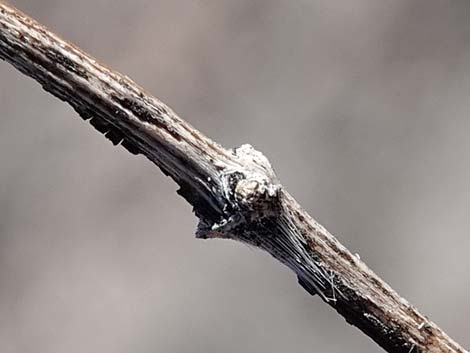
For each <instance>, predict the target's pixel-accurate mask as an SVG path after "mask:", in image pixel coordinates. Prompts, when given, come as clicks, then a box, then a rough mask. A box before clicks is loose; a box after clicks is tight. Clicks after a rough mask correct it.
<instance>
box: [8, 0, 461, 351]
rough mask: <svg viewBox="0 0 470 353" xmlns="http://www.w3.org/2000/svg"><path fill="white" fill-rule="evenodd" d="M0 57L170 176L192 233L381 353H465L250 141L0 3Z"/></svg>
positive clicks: (98, 128) (115, 140)
mask: <svg viewBox="0 0 470 353" xmlns="http://www.w3.org/2000/svg"><path fill="white" fill-rule="evenodd" d="M0 57H1V58H2V59H4V60H6V61H8V62H10V63H11V64H12V65H14V66H15V67H16V68H17V69H18V70H20V71H21V72H23V73H24V74H26V75H28V76H30V77H32V78H33V79H35V80H36V81H38V82H39V83H40V84H41V85H42V86H43V88H44V89H45V90H46V91H48V92H50V93H52V94H53V95H55V96H56V97H58V98H60V99H61V100H63V101H66V102H68V103H69V104H70V105H71V106H72V107H73V108H74V109H75V110H76V111H77V112H78V114H80V116H81V117H82V118H83V119H84V120H88V121H89V122H90V123H91V124H92V125H93V126H94V127H95V128H96V129H97V130H98V131H100V132H101V133H103V134H104V135H105V136H106V137H107V138H108V139H109V140H111V141H112V142H113V143H114V144H115V145H117V144H120V145H122V146H124V147H125V148H126V149H127V150H128V151H130V152H132V153H134V154H143V155H145V156H146V157H147V158H148V159H150V160H151V161H152V162H154V163H155V164H156V165H157V166H159V167H160V169H161V170H162V171H163V172H164V173H165V174H167V175H169V176H170V177H171V178H173V180H175V182H176V183H178V185H179V186H180V189H179V191H178V193H179V194H180V195H182V196H183V197H184V198H185V199H186V200H187V201H188V202H189V203H190V204H191V205H193V207H194V212H195V214H196V216H197V217H198V218H199V220H200V221H199V225H198V229H197V233H196V234H197V237H198V238H215V237H216V238H230V239H235V240H239V241H242V242H245V243H248V244H251V245H254V246H257V247H259V248H261V249H263V250H266V251H267V252H269V253H270V254H271V255H272V256H274V257H275V258H276V259H278V260H279V261H281V262H282V263H284V264H285V265H287V266H288V267H289V268H291V269H292V270H293V271H294V272H295V273H296V275H297V277H298V280H299V283H300V284H301V285H302V286H303V287H304V288H305V289H306V290H307V291H309V292H310V293H311V294H319V296H320V297H321V298H322V299H323V300H324V301H325V302H326V303H328V304H329V305H330V306H332V307H333V308H334V309H335V310H337V311H338V313H339V314H341V315H342V316H343V317H344V318H345V319H346V321H348V322H349V323H350V324H352V325H354V326H356V327H358V328H359V329H361V330H362V331H363V332H364V333H365V334H367V335H368V336H369V337H371V338H372V339H373V340H375V341H376V342H377V343H378V344H379V345H380V346H382V347H383V348H384V349H385V350H386V351H388V352H397V353H398V352H400V353H409V352H436V353H437V352H465V350H464V349H463V348H462V347H460V346H459V345H458V344H457V343H456V342H454V341H453V340H452V339H451V338H450V337H449V336H447V335H446V334H445V333H444V332H443V331H442V330H441V329H440V328H439V327H438V326H437V325H436V324H434V323H433V322H431V321H429V320H428V319H427V318H426V317H425V316H423V315H422V314H420V313H419V312H418V311H417V310H416V308H414V307H413V306H411V305H410V304H409V303H408V302H407V301H406V300H405V299H403V298H401V297H400V296H399V295H398V294H397V293H396V292H395V291H394V290H393V289H392V288H390V287H389V286H388V285H387V284H386V283H385V282H384V281H382V280H381V279H380V278H379V277H378V276H377V275H376V274H374V273H373V272H372V271H371V270H370V269H369V268H368V267H367V266H366V265H365V264H364V263H363V262H362V261H361V260H360V259H359V258H358V257H356V256H354V255H353V254H351V253H350V252H349V251H348V250H347V249H346V248H345V247H344V246H343V245H341V244H340V243H339V242H338V241H337V240H336V239H335V238H334V237H333V236H332V235H331V234H330V233H329V232H328V231H327V230H326V229H325V228H323V227H322V226H321V225H320V224H318V223H317V222H316V221H315V220H313V219H312V218H311V217H310V216H309V215H308V214H307V213H306V212H305V211H304V210H303V209H302V208H301V207H300V206H299V205H298V203H297V202H296V201H295V200H294V199H293V198H292V197H291V196H290V195H289V194H288V193H287V191H286V190H285V189H284V188H283V187H282V186H281V184H280V183H279V181H278V180H277V178H276V176H275V174H274V171H273V169H272V168H271V165H270V164H269V162H268V160H267V159H266V158H265V157H264V156H263V155H262V154H261V153H260V152H258V151H256V150H254V149H253V148H252V147H251V146H249V145H243V146H241V147H239V148H236V149H232V150H227V149H224V148H223V147H221V146H220V145H218V144H216V143H215V142H213V141H212V140H210V139H209V138H207V137H205V136H204V135H202V134H201V133H200V132H198V131H197V130H195V129H194V128H193V127H191V126H190V125H189V124H187V123H186V122H185V121H183V120H181V119H180V118H179V117H177V116H176V114H175V113H174V112H173V111H172V110H171V109H170V108H168V107H167V106H166V105H164V104H163V103H161V102H160V101H159V100H158V99H156V98H154V97H152V96H151V95H150V94H149V93H147V92H145V91H144V90H143V89H142V88H140V87H139V86H137V85H136V84H135V83H134V82H132V81H131V80H130V79H129V78H127V77H125V76H123V75H121V74H119V73H116V72H115V71H112V70H111V69H109V68H106V67H105V66H103V65H102V64H100V63H98V62H97V61H96V60H95V59H93V58H92V57H91V56H89V55H87V54H85V53H84V52H83V51H81V50H80V49H78V48H77V47H75V46H73V45H71V44H69V43H67V42H66V41H64V40H62V39H60V38H59V37H58V36H57V35H55V34H53V33H51V32H50V31H48V30H47V29H46V28H45V27H43V26H41V25H40V24H39V23H37V22H36V21H34V20H33V19H31V18H29V17H27V16H26V15H24V14H22V13H21V12H19V11H18V10H16V9H14V8H13V7H11V6H9V5H7V4H6V3H4V2H2V1H1V0H0Z"/></svg>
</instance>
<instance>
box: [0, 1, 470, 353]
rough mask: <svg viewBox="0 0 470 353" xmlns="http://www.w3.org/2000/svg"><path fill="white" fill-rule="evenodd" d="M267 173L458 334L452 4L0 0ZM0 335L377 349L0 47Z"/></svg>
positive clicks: (464, 14)
mask: <svg viewBox="0 0 470 353" xmlns="http://www.w3.org/2000/svg"><path fill="white" fill-rule="evenodd" d="M10 1H11V3H12V4H13V5H15V6H16V7H18V8H19V9H21V10H23V11H24V12H26V13H28V14H30V15H31V16H33V17H34V18H36V19H37V20H39V21H40V22H42V23H43V24H45V25H47V26H48V27H49V28H51V29H52V30H54V31H56V32H57V33H59V34H60V35H61V36H63V37H64V38H66V39H68V40H70V41H72V42H74V43H76V44H78V45H79V46H80V47H82V48H83V49H84V50H86V51H87V52H89V53H91V54H92V55H94V56H96V57H97V58H98V59H100V60H102V61H103V62H105V63H106V64H107V65H109V66H111V67H113V68H115V69H117V70H119V71H121V72H123V73H125V74H126V75H128V76H130V77H131V78H132V79H134V80H135V81H136V82H138V83H139V84H141V85H142V86H143V87H145V88H147V89H148V90H149V91H150V92H152V93H153V94H155V95H156V96H157V97H159V98H160V99H162V100H163V101H164V102H166V103H167V104H169V105H170V106H171V107H172V108H173V109H174V110H175V111H176V112H177V113H178V114H179V115H180V116H181V117H183V118H184V119H186V120H187V121H189V122H190V123H191V124H192V125H194V126H195V127H197V128H198V129H200V130H201V131H202V132H204V133H206V134H207V135H209V136H210V137H211V138H213V139H215V140H216V141H218V142H220V143H221V144H223V145H224V146H227V147H232V146H238V145H240V144H242V143H251V144H252V145H254V146H255V147H256V148H257V149H259V150H261V151H263V152H264V153H265V154H266V155H267V156H268V157H269V159H270V160H271V162H272V164H273V165H274V167H275V169H276V170H277V173H278V175H279V177H280V179H281V180H282V182H283V184H284V185H285V186H286V188H287V189H288V190H289V191H290V192H291V193H292V194H293V195H294V196H295V197H296V198H297V199H298V201H299V202H300V203H301V204H302V205H303V206H304V207H305V209H306V210H307V211H308V212H309V213H310V214H312V215H313V216H314V217H315V218H316V219H317V220H318V221H320V222H321V223H322V224H323V225H325V226H326V227H327V228H328V229H329V230H330V231H331V232H332V233H333V234H336V235H337V237H338V238H339V239H340V241H341V242H342V243H344V244H345V245H346V246H347V247H349V248H350V249H351V251H353V252H357V253H359V254H360V255H361V258H362V259H364V260H365V262H366V263H367V264H368V265H369V266H370V267H371V268H372V269H374V270H375V271H376V272H377V273H378V274H379V275H380V276H381V277H383V279H385V280H386V281H387V282H388V283H389V284H391V285H392V287H394V288H395V289H396V290H397V291H398V292H399V293H400V294H401V295H403V296H404V297H406V298H407V299H408V300H409V301H410V302H411V303H413V304H415V305H416V306H417V307H418V308H419V309H420V310H421V311H422V312H423V313H424V314H426V315H428V316H429V317H430V318H431V319H432V320H434V321H435V322H436V323H437V324H439V325H440V326H441V327H442V328H443V329H444V330H446V331H447V332H448V333H449V334H450V335H451V336H452V337H453V338H455V339H456V340H457V341H459V342H460V343H461V344H463V345H464V346H466V347H467V348H468V347H469V346H470V335H468V333H469V332H470V324H469V322H468V318H469V316H470V304H469V302H468V298H469V296H470V276H469V272H470V257H469V256H468V254H469V250H470V236H469V232H470V217H469V212H468V210H469V205H470V163H469V158H470V139H469V138H468V136H469V132H470V118H469V113H470V99H469V95H470V21H469V18H470V2H468V1H447V2H444V1H439V0H418V1H406V0H397V1H373V0H360V1H354V2H351V1H330V0H295V1H287V0H269V1H268V0H255V1H253V0H241V1H229V0H191V1H190V0H187V1H182V0H159V1H157V0H152V1H150V0H133V1H127V0H82V1H72V0H61V1H59V0H10ZM0 109H1V110H0V114H1V119H0V351H1V352H3V353H29V352H31V353H36V352H48V353H63V352H67V353H83V352H106V353H128V352H132V353H150V352H168V353H172V352H184V353H193V352H194V353H219V352H234V353H238V352H259V353H264V352H273V353H277V352H279V353H285V352H295V353H301V352H305V353H307V352H322V353H329V352H331V353H333V352H378V351H380V349H379V348H378V346H376V345H375V343H373V342H372V341H371V340H370V339H369V338H368V337H366V336H365V335H363V334H362V333H360V332H359V331H358V330H357V329H355V328H353V327H351V326H349V325H348V324H347V323H346V322H345V321H344V320H343V319H342V318H341V317H340V316H338V315H337V314H336V313H335V312H334V311H333V310H332V309H331V308H329V307H328V306H326V305H325V304H323V302H321V300H320V299H319V298H315V297H311V296H309V295H308V293H307V292H305V291H304V290H303V289H302V288H301V287H300V286H298V285H297V283H296V278H295V276H294V275H293V273H291V272H290V271H288V270H287V269H286V268H285V267H283V266H282V265H281V264H279V263H277V262H276V261H275V260H273V259H272V258H271V257H270V256H268V255H267V254H264V253H262V252H260V251H257V250H253V249H249V248H248V247H246V246H244V245H242V244H238V243H235V242H230V241H222V240H207V241H203V240H196V239H195V238H194V236H193V234H194V230H195V226H196V221H197V220H196V218H195V217H194V216H193V215H192V214H191V208H190V206H189V205H188V204H186V203H185V201H184V200H183V199H182V198H180V197H178V196H177V195H176V193H175V191H176V185H175V184H174V183H173V182H172V181H171V180H170V179H168V178H166V177H165V176H164V175H163V174H162V173H161V172H160V171H159V170H158V169H157V168H156V167H154V166H153V165H152V164H151V163H150V162H148V161H147V160H145V159H144V158H143V157H135V156H132V155H130V154H129V153H127V152H126V151H125V150H124V149H123V148H121V147H113V146H112V144H111V143H110V142H109V141H107V140H106V139H105V138H103V136H102V135H100V134H99V133H98V132H96V131H95V130H94V129H93V128H92V127H91V126H89V125H88V124H86V123H84V122H83V121H82V120H81V119H79V118H78V116H77V115H76V114H75V113H74V112H73V111H72V109H71V108H70V107H69V106H67V105H65V104H63V103H62V102H60V101H59V100H57V99H55V98H53V97H52V96H50V95H49V94H47V93H45V92H44V91H43V90H42V89H41V88H40V86H39V85H38V84H36V83H35V82H33V81H32V80H31V79H29V78H26V77H24V76H23V75H21V74H19V73H18V72H17V71H15V70H14V69H13V68H12V67H11V66H10V65H8V64H6V63H4V62H1V63H0Z"/></svg>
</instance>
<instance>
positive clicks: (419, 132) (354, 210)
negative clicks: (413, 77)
mask: <svg viewBox="0 0 470 353" xmlns="http://www.w3.org/2000/svg"><path fill="white" fill-rule="evenodd" d="M449 11H450V10H449ZM455 11H456V10H455ZM457 13H458V11H457V12H456V14H457ZM459 33H460V32H459ZM446 43H448V42H446ZM431 66H432V65H431ZM452 67H453V68H455V65H452ZM431 72H433V71H431ZM460 79H461V77H460ZM170 81H171V80H170ZM155 86H156V87H158V84H155ZM176 97H177V95H176ZM250 99H251V97H250ZM283 103H284V102H283ZM343 103H344V102H343ZM368 103H370V102H368ZM425 103H426V102H424V103H422V104H423V105H424V106H427V105H426V104H425ZM280 108H282V107H280ZM403 109H404V108H403ZM384 110H385V109H384ZM273 113H274V112H273ZM186 115H188V114H186ZM281 115H282V114H281ZM418 116H419V114H418ZM429 116H430V115H429V114H428V115H427V118H429ZM431 116H432V115H431ZM258 119H261V118H258ZM292 119H293V118H290V121H292ZM333 120H334V119H333ZM26 121H28V120H26ZM426 122H427V121H424V123H423V124H422V125H423V127H424V128H423V129H420V130H419V131H417V132H416V134H417V135H413V133H412V131H413V130H412V131H408V130H406V131H408V132H410V134H411V135H410V136H411V137H412V138H413V137H414V139H413V141H414V140H415V139H416V137H421V134H425V133H427V134H428V135H425V136H429V134H430V132H429V130H427V129H426V124H425V123H426ZM430 122H431V123H432V122H433V121H432V120H431V121H430ZM208 124H209V122H208ZM209 125H210V126H213V125H212V120H211V122H210V124H209ZM289 125H290V124H288V125H287V126H286V129H285V130H287V128H288V127H289ZM247 126H249V127H250V129H249V130H247V132H249V133H252V131H253V129H252V127H253V122H252V121H251V122H250V123H249V125H247ZM266 126H268V125H264V126H263V129H264V130H261V131H264V133H266ZM269 126H270V129H271V128H272V129H273V131H276V128H275V126H271V125H269ZM320 126H321V124H320ZM340 126H344V124H342V125H340ZM385 126H387V125H385ZM443 126H446V127H447V124H446V125H443ZM212 128H213V127H212ZM255 128H256V123H255ZM221 130H222V129H221ZM255 131H256V129H255ZM261 131H260V132H261ZM353 131H354V130H353ZM398 131H399V130H398ZM423 131H424V132H423ZM453 131H454V130H453ZM312 132H313V130H312ZM391 132H392V135H393V133H395V134H396V133H397V130H396V129H395V130H394V129H391ZM443 132H444V133H445V132H447V133H449V132H448V131H447V130H444V131H443ZM389 133H390V129H388V130H387V136H388V134H389ZM215 135H217V132H216V131H215ZM340 135H341V134H340ZM317 136H318V135H317ZM400 136H401V135H399V137H400ZM452 136H453V137H455V136H457V137H458V136H459V135H458V134H457V135H456V134H455V133H453V134H452ZM318 137H321V136H318ZM333 137H334V134H333ZM346 137H347V136H346ZM405 137H406V136H405ZM232 138H233V139H235V138H234V137H232ZM402 138H404V137H403V136H402ZM439 138H440V139H439V141H442V135H439ZM255 140H256V141H258V140H257V139H255ZM320 140H321V139H320ZM237 141H239V138H237ZM459 141H460V140H459ZM339 142H342V143H344V140H343V139H341V140H338V143H339ZM366 142H367V140H366ZM330 143H331V141H330V140H328V141H325V142H324V144H325V145H327V146H328V147H330V148H332V147H335V146H332V145H329V144H330ZM416 143H419V141H416ZM421 143H424V142H421ZM441 143H442V142H441ZM447 143H449V142H447ZM320 146H321V145H319V146H318V147H320ZM451 146H452V145H451ZM400 147H401V146H400ZM433 147H434V145H433ZM262 149H263V150H268V149H267V148H266V147H263V148H262ZM273 150H275V149H273ZM333 151H335V149H334V148H333ZM283 152H284V151H283ZM328 152H330V153H331V151H328ZM373 152H376V151H373ZM424 152H429V151H423V154H424ZM463 152H464V151H463ZM314 153H315V152H314ZM317 153H320V152H317ZM322 153H327V152H326V151H325V152H322ZM382 153H383V150H382ZM297 154H298V153H297ZM297 154H296V153H292V155H293V156H294V160H289V159H288V161H289V162H290V163H287V162H283V163H284V165H286V166H288V165H291V164H292V163H294V164H295V156H296V155H297ZM424 155H426V154H424ZM432 155H433V157H435V156H436V154H432ZM286 157H287V156H286ZM437 157H439V155H437ZM435 158H436V157H435ZM377 161H378V163H377V164H378V165H379V166H380V165H381V164H380V160H377ZM393 161H394V160H393V159H392V160H388V162H387V163H388V164H390V163H391V162H393ZM41 162H42V160H41ZM328 162H329V163H331V160H330V159H328ZM343 162H344V163H345V165H343V167H344V168H346V167H354V166H350V165H348V163H350V161H349V158H348V160H345V161H343ZM450 162H452V159H450ZM450 162H449V159H446V163H450ZM286 163H287V164H286ZM384 163H385V162H384ZM275 164H276V166H277V165H278V164H279V163H278V162H276V163H275ZM281 165H282V164H281ZM315 167H316V168H315V172H317V173H318V172H320V173H325V172H324V171H321V170H320V171H317V170H318V169H319V168H318V166H317V165H316V166H315ZM320 169H321V168H320ZM349 169H351V168H348V173H352V176H353V178H354V175H357V174H354V172H353V171H351V170H349ZM352 169H353V170H354V168H352ZM454 169H455V168H454ZM394 170H395V169H392V170H391V171H392V172H393V171H394ZM361 173H362V172H361ZM456 173H457V172H456ZM297 174H298V173H296V174H294V175H296V178H299V175H297ZM312 174H313V173H310V174H307V179H306V181H307V182H308V183H310V182H311V180H309V178H308V175H312ZM388 174H392V176H393V173H390V170H389V172H388V173H387V176H388ZM457 174H458V173H457ZM281 175H282V174H281ZM325 175H326V174H325ZM328 175H329V176H331V175H333V176H334V177H333V179H335V178H337V179H338V178H340V176H338V175H336V174H335V173H331V174H328ZM361 175H362V174H361ZM432 175H433V174H432V173H431V176H432ZM434 175H435V174H434ZM446 175H447V174H446ZM293 177H294V176H293ZM388 177H390V176H388ZM395 177H396V174H395ZM421 177H422V175H420V180H422V178H421ZM428 178H429V176H428ZM294 180H295V178H294ZM340 180H341V179H340ZM353 180H354V179H353ZM392 180H393V179H392ZM425 180H426V179H425ZM285 183H286V182H285ZM326 184H327V185H328V183H326ZM305 185H309V187H311V185H310V184H305ZM331 185H340V186H339V187H340V188H343V187H344V186H343V184H341V183H338V184H335V183H332V184H331ZM359 185H360V184H359ZM288 186H289V189H290V190H292V188H291V186H290V185H289V184H288ZM297 186H298V185H297ZM300 186H302V185H300ZM294 187H296V185H294ZM335 187H338V186H335ZM364 187H367V188H368V189H369V188H370V187H371V185H364ZM382 189H387V188H386V187H385V186H384V187H383V188H382ZM382 189H380V190H382ZM395 189H396V188H395ZM300 190H302V189H299V191H300ZM432 190H433V191H435V190H436V189H435V188H433V189H432ZM438 190H439V189H438ZM325 191H328V190H325ZM335 192H337V191H335ZM382 192H383V190H382ZM434 194H436V193H435V192H434ZM325 195H326V194H325ZM358 195H359V194H358ZM360 195H361V196H362V194H360ZM438 195H439V194H438ZM299 196H300V198H301V199H303V198H304V197H305V194H304V193H303V190H302V195H299ZM312 196H315V195H312ZM325 197H326V196H325ZM362 197H363V196H362ZM369 197H370V196H369ZM314 199H315V198H314ZM358 200H359V199H358ZM433 200H434V199H433ZM457 200H460V199H458V198H457ZM405 201H406V199H405V198H404V197H401V199H400V207H401V208H403V207H405V206H402V205H401V203H402V202H405ZM358 202H359V201H358ZM460 202H461V201H460ZM405 203H406V202H405ZM338 206H339V205H338ZM356 207H357V205H356V203H355V204H354V207H351V204H350V205H349V210H350V212H351V211H353V212H358V210H357V209H356ZM408 207H409V206H408ZM428 207H429V206H428ZM125 209H127V206H126V207H125ZM362 211H363V209H361V212H362ZM334 216H335V217H333V215H332V218H331V221H330V223H329V224H331V225H332V226H335V225H334V224H335V218H336V215H334ZM373 219H374V224H375V222H377V220H376V218H373ZM81 221H83V220H81ZM353 221H354V222H356V221H357V220H356V219H354V220H351V222H352V223H351V224H353V223H354V222H353ZM401 221H402V219H400V224H401ZM439 221H440V222H441V221H442V216H441V217H440V219H439ZM369 222H370V220H369ZM106 224H108V226H109V222H106ZM382 224H383V223H382ZM405 224H406V223H405ZM426 224H429V220H428V223H426ZM354 225H355V226H356V227H357V225H356V223H354ZM380 225H381V224H380V223H379V224H378V226H380ZM159 229H160V228H159ZM170 229H173V228H170ZM446 229H448V228H447V227H446ZM379 230H380V231H382V229H381V228H380V229H376V231H377V234H381V233H380V232H378V231H379ZM345 231H346V229H345ZM345 231H343V232H342V233H345ZM400 231H401V232H402V231H403V230H402V229H401V230H400ZM406 233H407V235H408V232H406ZM54 234H55V233H54ZM411 235H413V233H409V235H408V236H407V238H406V239H411ZM377 236H378V235H377ZM440 236H441V237H442V235H440ZM380 239H383V236H382V235H380ZM368 241H371V240H368ZM395 241H397V238H393V242H392V244H394V242H395ZM355 243H356V242H354V244H355ZM397 244H398V243H397ZM231 245H233V244H231ZM380 246H383V244H382V245H380ZM380 246H377V251H379V249H380ZM361 254H362V251H361ZM366 259H367V258H366ZM400 260H401V257H400ZM77 261H78V259H77ZM382 261H383V259H380V262H382ZM367 262H370V261H367ZM438 264H439V262H438ZM438 264H436V265H438ZM428 266H429V265H428ZM440 266H441V267H442V263H440ZM374 267H375V266H374ZM412 268H413V267H412ZM459 268H461V267H459ZM441 271H442V269H441ZM451 273H454V272H451ZM405 277H406V276H405ZM420 278H421V277H420ZM440 281H442V278H439V283H441V282H440ZM87 283H88V282H87ZM425 283H427V282H425ZM413 285H416V283H413ZM413 288H415V287H413ZM446 288H449V287H446ZM250 298H251V296H250ZM445 299H448V298H445ZM250 300H254V298H251V299H250ZM423 300H424V299H423ZM413 301H414V302H416V301H417V300H413ZM418 302H419V301H418ZM451 304H452V303H447V304H446V305H451ZM245 305H246V304H245ZM253 310H254V309H253ZM425 311H427V310H425ZM455 312H456V311H455V310H454V311H452V313H455ZM453 320H455V317H454V315H452V318H450V319H449V322H453ZM437 321H438V322H439V320H437ZM263 322H264V320H263ZM288 327H289V325H288ZM462 327H463V328H465V326H462ZM250 332H253V331H250ZM284 332H287V331H284ZM335 335H339V333H338V332H335ZM270 336H271V335H270ZM261 341H262V340H261ZM261 341H260V342H261ZM283 342H284V340H283ZM51 344H54V343H53V341H51ZM300 344H301V343H300ZM330 344H331V343H330ZM335 344H336V342H335ZM299 349H301V347H300V348H299Z"/></svg>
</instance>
